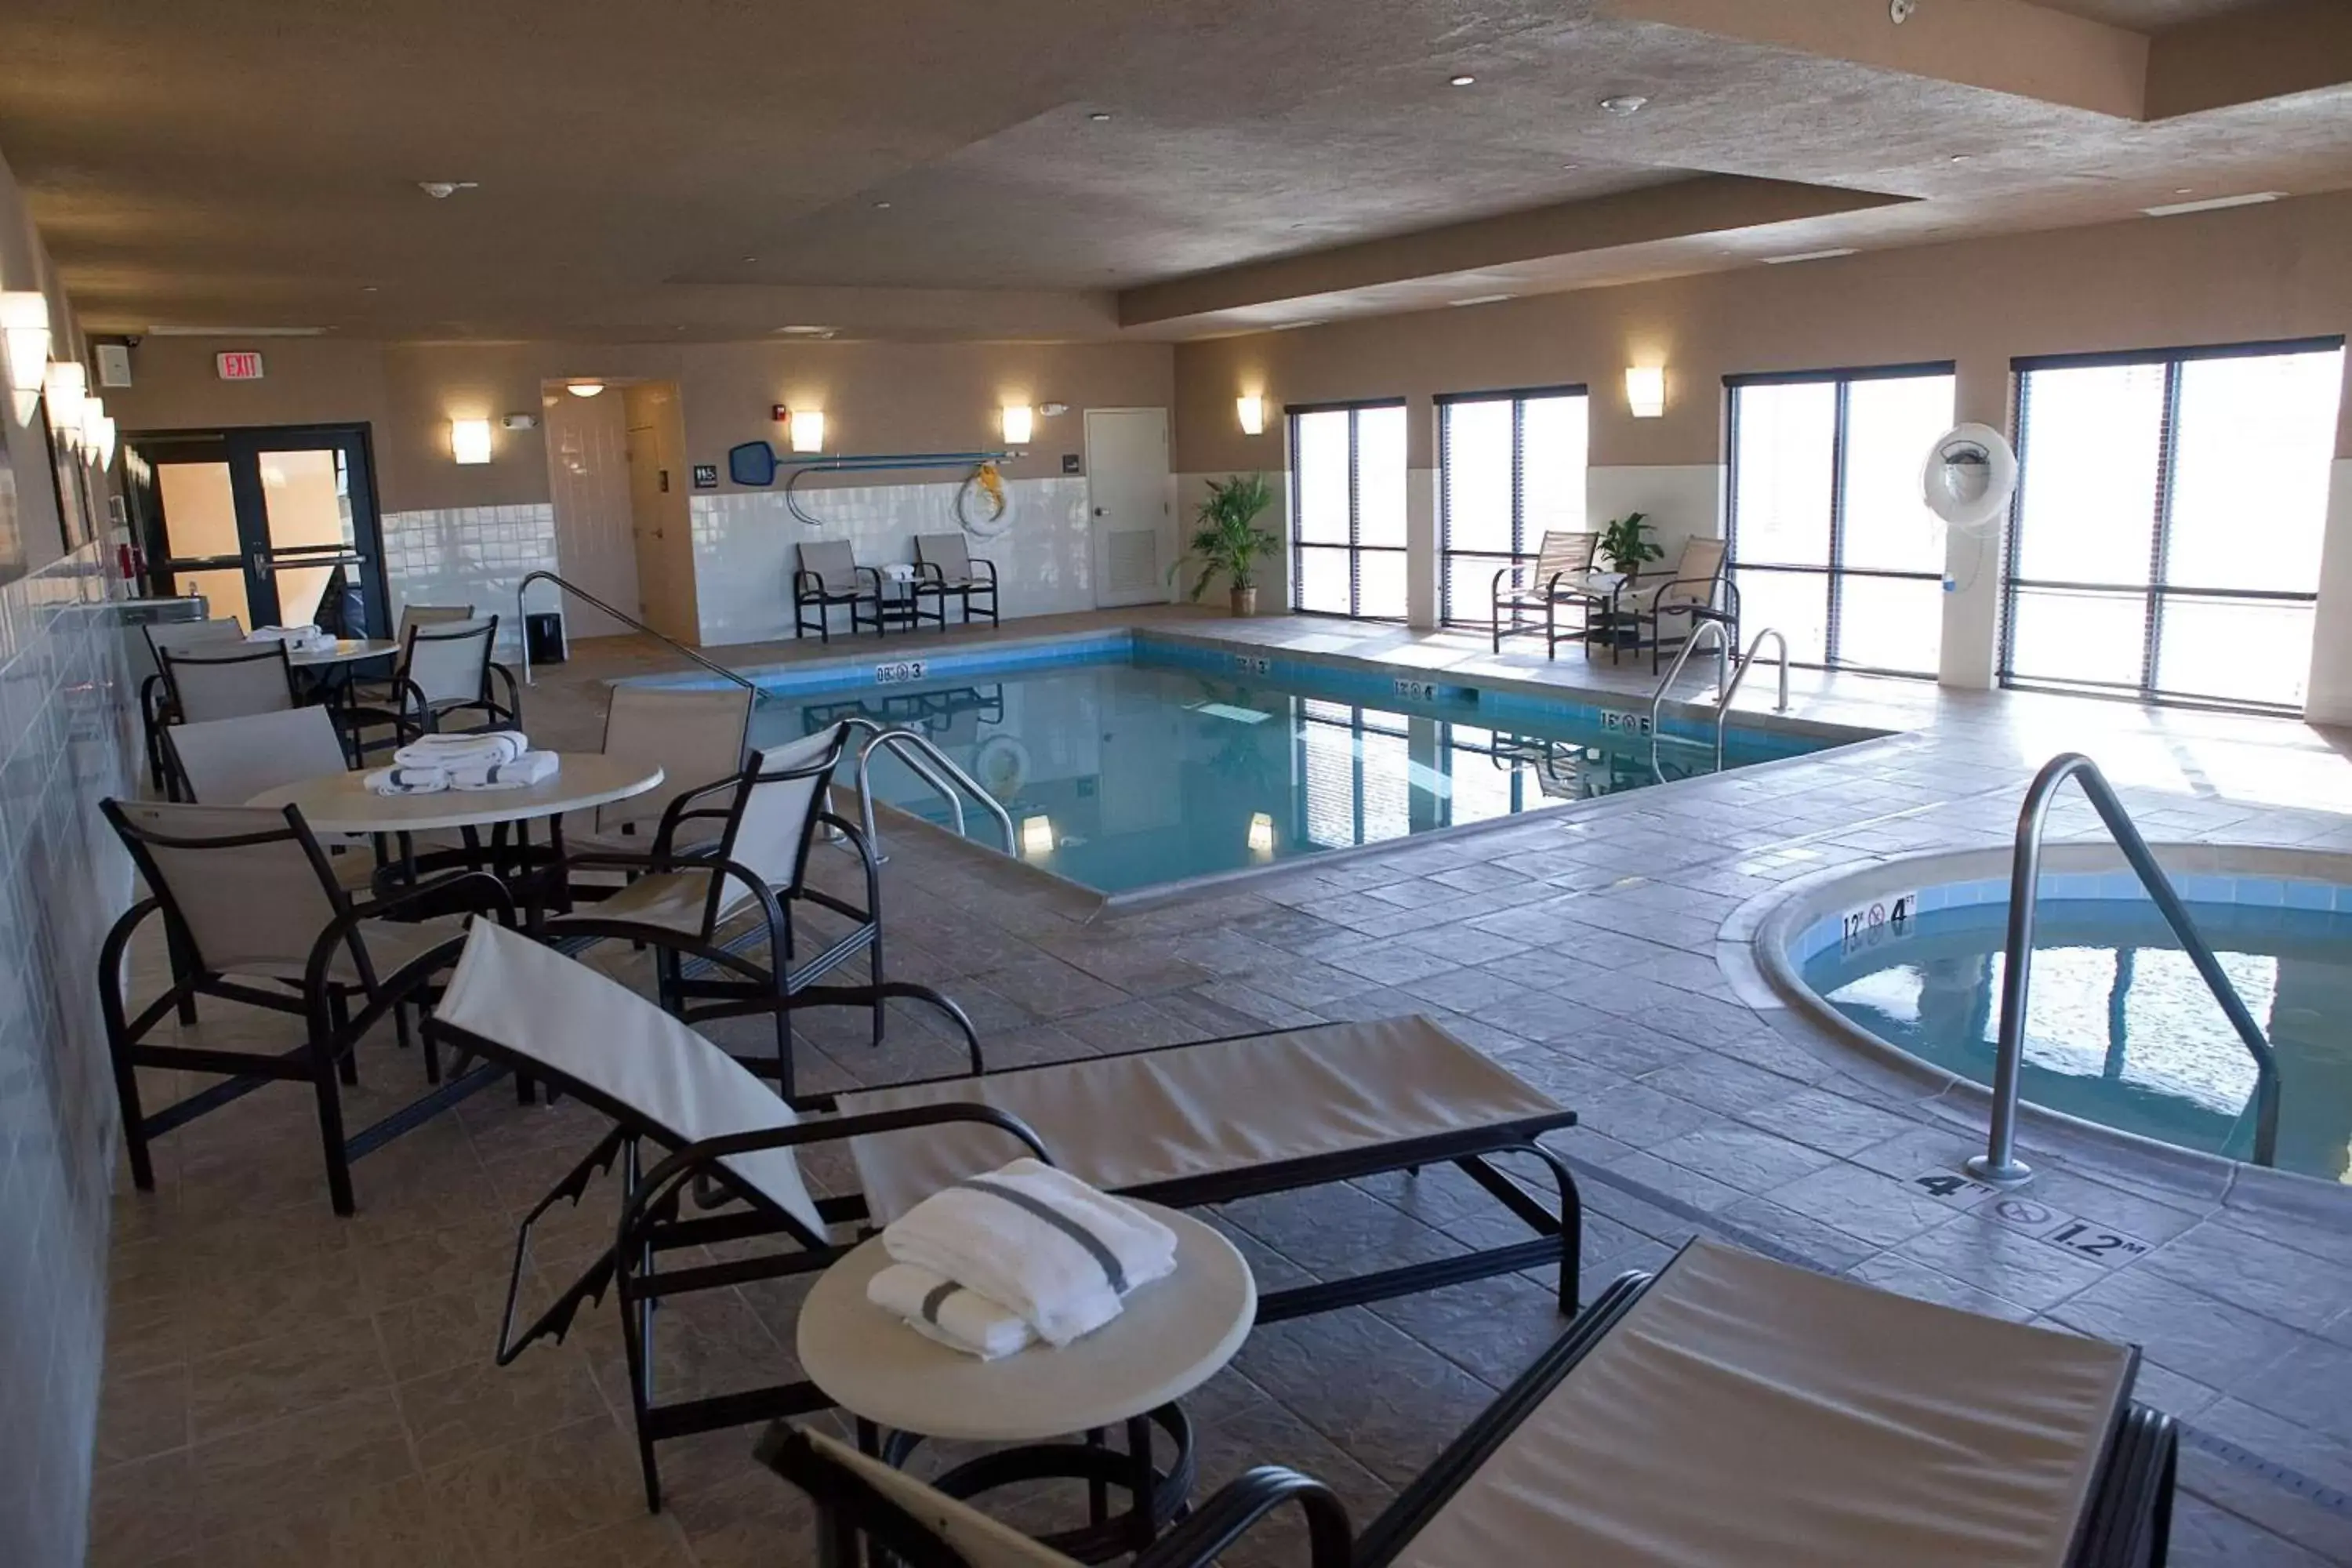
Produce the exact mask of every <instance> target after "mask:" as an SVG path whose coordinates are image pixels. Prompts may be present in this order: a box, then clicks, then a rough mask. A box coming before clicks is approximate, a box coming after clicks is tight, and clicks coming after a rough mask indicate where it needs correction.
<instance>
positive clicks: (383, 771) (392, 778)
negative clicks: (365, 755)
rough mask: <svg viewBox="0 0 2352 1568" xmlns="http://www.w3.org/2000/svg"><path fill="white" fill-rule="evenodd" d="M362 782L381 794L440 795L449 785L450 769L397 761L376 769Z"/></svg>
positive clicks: (374, 792)
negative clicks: (417, 765) (416, 765)
mask: <svg viewBox="0 0 2352 1568" xmlns="http://www.w3.org/2000/svg"><path fill="white" fill-rule="evenodd" d="M361 782H362V783H363V784H366V785H367V787H368V789H369V790H370V791H371V792H372V793H373V794H376V795H439V794H440V793H441V792H442V791H443V790H445V789H447V788H448V787H449V770H448V769H447V768H436V767H415V766H411V765H408V764H405V763H394V765H392V766H391V767H388V768H378V769H376V770H375V771H374V772H373V773H370V774H368V775H367V777H366V778H365V779H363V780H362V781H361Z"/></svg>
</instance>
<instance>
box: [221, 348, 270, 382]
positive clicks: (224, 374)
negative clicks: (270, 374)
mask: <svg viewBox="0 0 2352 1568" xmlns="http://www.w3.org/2000/svg"><path fill="white" fill-rule="evenodd" d="M213 367H214V368H215V370H217V371H219V372H220V378H221V379H222V380H223V381H259V380H260V379H261V356H260V355H259V354H257V353H254V352H253V351H252V350H250V349H246V350H241V351H239V352H236V353H225V354H215V355H214V356H213Z"/></svg>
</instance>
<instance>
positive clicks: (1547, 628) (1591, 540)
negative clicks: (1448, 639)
mask: <svg viewBox="0 0 2352 1568" xmlns="http://www.w3.org/2000/svg"><path fill="white" fill-rule="evenodd" d="M1599 542H1601V536H1600V535H1599V534H1597V533H1583V532H1577V531H1559V530H1552V531H1547V532H1546V533H1545V534H1544V536H1543V543H1542V546H1541V547H1540V548H1539V549H1538V551H1537V552H1536V558H1535V560H1533V561H1532V562H1528V561H1518V562H1514V563H1511V564H1510V565H1508V566H1506V567H1504V568H1502V569H1501V570H1500V571H1498V572H1496V574H1495V581H1494V584H1493V593H1494V614H1495V636H1494V645H1495V651H1496V653H1500V652H1502V651H1503V639H1504V638H1505V637H1526V636H1531V635H1534V634H1538V633H1540V634H1541V635H1542V637H1543V639H1544V652H1545V654H1546V656H1547V657H1553V656H1557V654H1558V653H1559V645H1560V642H1561V640H1562V639H1563V638H1567V639H1571V640H1572V639H1574V638H1577V637H1582V636H1583V635H1584V626H1583V622H1582V620H1581V619H1580V620H1579V621H1578V623H1577V624H1576V625H1575V626H1571V627H1570V628H1569V629H1567V630H1565V631H1563V630H1561V628H1560V624H1559V612H1560V610H1561V608H1562V607H1563V606H1570V607H1573V606H1578V605H1583V604H1585V602H1586V601H1587V600H1588V599H1589V598H1590V597H1591V594H1590V591H1589V590H1587V589H1586V588H1585V587H1583V585H1582V579H1583V577H1584V574H1586V573H1588V572H1590V571H1591V570H1592V550H1593V547H1594V546H1595V545H1596V544H1598V543H1599Z"/></svg>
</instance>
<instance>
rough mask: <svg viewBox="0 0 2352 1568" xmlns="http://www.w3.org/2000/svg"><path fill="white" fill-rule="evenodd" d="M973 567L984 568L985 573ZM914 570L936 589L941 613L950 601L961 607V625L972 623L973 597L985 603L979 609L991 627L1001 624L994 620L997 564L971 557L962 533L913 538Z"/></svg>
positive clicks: (921, 534) (933, 534)
mask: <svg viewBox="0 0 2352 1568" xmlns="http://www.w3.org/2000/svg"><path fill="white" fill-rule="evenodd" d="M975 567H985V568H987V574H986V575H985V576H983V575H982V574H980V573H978V572H976V571H974V570H973V568H975ZM915 570H916V571H917V572H918V573H919V574H922V576H923V578H924V579H925V580H926V581H928V582H929V583H931V584H934V585H936V586H937V588H938V590H939V593H940V607H941V608H942V610H944V609H945V607H946V601H947V600H948V599H950V598H952V599H954V600H955V601H956V603H957V604H959V605H961V606H962V609H963V615H962V624H964V625H966V626H969V625H971V612H972V607H973V606H972V601H973V599H975V598H982V599H985V600H986V601H987V603H985V604H983V605H980V606H979V608H980V612H981V614H982V615H984V616H987V617H988V624H989V625H990V626H998V625H1001V624H1002V623H1001V622H1000V621H998V619H997V617H996V563H995V562H993V561H984V560H981V559H978V558H976V557H975V556H973V554H972V553H971V547H970V546H969V545H968V544H967V543H966V542H965V541H964V536H963V535H962V534H961V532H957V533H919V534H917V535H915Z"/></svg>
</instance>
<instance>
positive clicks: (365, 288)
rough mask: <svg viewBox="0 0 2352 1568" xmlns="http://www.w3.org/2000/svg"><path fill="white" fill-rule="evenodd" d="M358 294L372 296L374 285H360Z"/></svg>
mask: <svg viewBox="0 0 2352 1568" xmlns="http://www.w3.org/2000/svg"><path fill="white" fill-rule="evenodd" d="M360 292H361V293H362V294H373V293H374V292H375V285H374V284H373V283H362V284H361V285H360Z"/></svg>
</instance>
